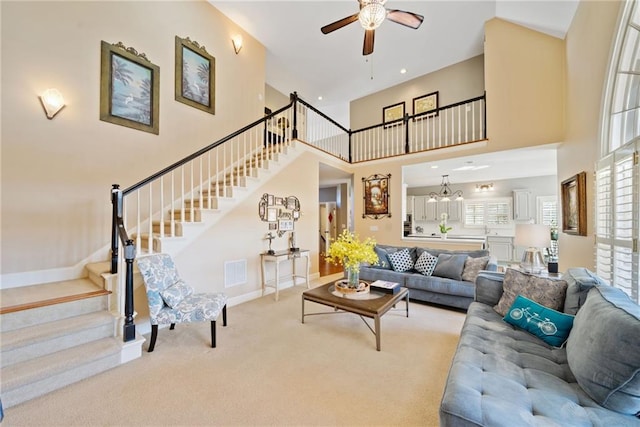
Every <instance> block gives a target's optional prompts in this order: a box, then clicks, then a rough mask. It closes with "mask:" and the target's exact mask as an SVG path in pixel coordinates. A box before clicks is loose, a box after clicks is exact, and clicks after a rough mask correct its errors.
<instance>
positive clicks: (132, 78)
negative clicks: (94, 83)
mask: <svg viewBox="0 0 640 427" xmlns="http://www.w3.org/2000/svg"><path fill="white" fill-rule="evenodd" d="M159 99H160V67H158V66H157V65H154V64H152V63H151V62H150V61H149V60H148V59H147V57H146V55H145V54H144V53H138V51H137V50H135V49H134V48H132V47H126V46H125V45H124V44H122V43H121V42H118V43H116V44H111V43H107V42H105V41H102V43H101V61H100V120H102V121H105V122H109V123H113V124H116V125H121V126H126V127H130V128H132V129H137V130H141V131H144V132H150V133H154V134H156V135H158V134H159V132H160V126H159V122H158V119H159V117H160V115H159Z"/></svg>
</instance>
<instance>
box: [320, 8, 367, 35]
mask: <svg viewBox="0 0 640 427" xmlns="http://www.w3.org/2000/svg"><path fill="white" fill-rule="evenodd" d="M359 14H360V12H358V13H355V14H353V15H351V16H347V17H346V18H342V19H340V20H338V21H336V22H332V23H331V24H329V25H325V26H324V27H322V28H320V31H322V34H329V33H330V32H332V31H335V30H339V29H340V28H342V27H344V26H345V25H349V24H351V23H352V22H356V21H357V20H358V15H359Z"/></svg>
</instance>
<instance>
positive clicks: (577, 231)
mask: <svg viewBox="0 0 640 427" xmlns="http://www.w3.org/2000/svg"><path fill="white" fill-rule="evenodd" d="M561 187H562V188H561V190H562V231H563V232H564V233H567V234H574V235H577V236H586V235H587V173H586V172H580V173H579V174H577V175H574V176H572V177H571V178H569V179H566V180H564V181H562V184H561Z"/></svg>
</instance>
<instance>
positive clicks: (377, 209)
mask: <svg viewBox="0 0 640 427" xmlns="http://www.w3.org/2000/svg"><path fill="white" fill-rule="evenodd" d="M390 179H391V174H389V175H378V174H375V175H371V176H369V177H367V178H362V189H363V205H364V206H363V213H362V218H366V217H369V218H373V219H380V218H384V217H391V213H390V212H389V180H390Z"/></svg>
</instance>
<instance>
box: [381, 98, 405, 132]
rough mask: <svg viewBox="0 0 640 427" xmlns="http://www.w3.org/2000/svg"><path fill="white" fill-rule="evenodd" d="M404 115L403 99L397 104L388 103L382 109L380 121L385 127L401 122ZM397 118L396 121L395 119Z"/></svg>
mask: <svg viewBox="0 0 640 427" xmlns="http://www.w3.org/2000/svg"><path fill="white" fill-rule="evenodd" d="M403 117H404V101H402V102H398V103H397V104H393V105H389V106H388V107H384V108H383V109H382V123H384V127H385V129H386V128H388V127H391V126H397V125H400V124H402V121H400V119H402V118H403ZM396 120H398V121H396Z"/></svg>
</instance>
